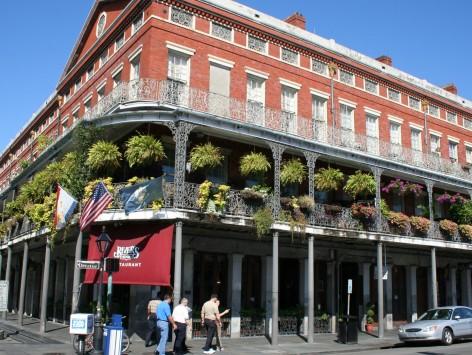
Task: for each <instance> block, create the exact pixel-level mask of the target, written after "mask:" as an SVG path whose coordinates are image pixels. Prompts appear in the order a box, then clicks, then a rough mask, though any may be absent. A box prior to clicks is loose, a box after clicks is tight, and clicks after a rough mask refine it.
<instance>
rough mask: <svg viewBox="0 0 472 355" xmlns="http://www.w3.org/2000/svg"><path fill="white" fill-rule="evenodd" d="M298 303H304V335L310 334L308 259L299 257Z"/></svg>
mask: <svg viewBox="0 0 472 355" xmlns="http://www.w3.org/2000/svg"><path fill="white" fill-rule="evenodd" d="M298 265H299V266H298V268H299V273H298V296H299V300H298V303H299V304H302V305H303V308H304V313H303V314H304V316H303V324H302V328H303V333H302V334H303V335H305V336H307V335H308V259H307V258H300V259H298Z"/></svg>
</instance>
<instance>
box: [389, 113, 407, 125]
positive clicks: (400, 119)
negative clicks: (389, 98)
mask: <svg viewBox="0 0 472 355" xmlns="http://www.w3.org/2000/svg"><path fill="white" fill-rule="evenodd" d="M387 119H388V120H389V121H393V122H396V123H399V124H403V118H400V117H396V116H392V115H388V116H387Z"/></svg>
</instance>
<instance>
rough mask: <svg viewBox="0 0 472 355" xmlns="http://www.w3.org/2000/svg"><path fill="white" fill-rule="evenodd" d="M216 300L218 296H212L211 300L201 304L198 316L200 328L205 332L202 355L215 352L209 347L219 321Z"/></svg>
mask: <svg viewBox="0 0 472 355" xmlns="http://www.w3.org/2000/svg"><path fill="white" fill-rule="evenodd" d="M217 299H218V295H216V294H212V295H211V298H210V299H209V300H208V301H206V302H205V303H204V304H203V307H202V311H201V314H200V316H201V319H202V326H203V325H204V326H205V328H206V331H207V337H206V342H205V346H204V347H203V353H204V354H213V353H214V352H215V350H213V348H212V346H211V343H212V342H213V337H214V336H215V332H216V322H217V321H219V320H220V316H219V314H218V313H219V312H218V307H217V306H216V301H217Z"/></svg>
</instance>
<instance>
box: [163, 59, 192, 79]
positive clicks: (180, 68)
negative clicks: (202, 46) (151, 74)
mask: <svg viewBox="0 0 472 355" xmlns="http://www.w3.org/2000/svg"><path fill="white" fill-rule="evenodd" d="M188 62H189V56H188V55H185V54H180V53H176V52H169V59H168V68H167V77H168V78H169V79H171V80H176V81H180V82H182V83H185V84H187V83H188V80H189V70H188Z"/></svg>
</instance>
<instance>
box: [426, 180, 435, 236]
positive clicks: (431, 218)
mask: <svg viewBox="0 0 472 355" xmlns="http://www.w3.org/2000/svg"><path fill="white" fill-rule="evenodd" d="M425 184H426V191H427V192H428V206H429V221H430V222H431V226H430V228H429V231H428V236H429V237H430V238H431V237H432V236H431V233H432V232H433V230H434V229H433V222H434V211H433V187H434V182H433V181H431V180H425Z"/></svg>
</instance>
